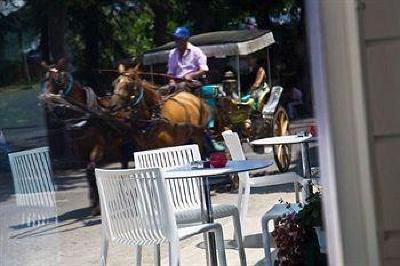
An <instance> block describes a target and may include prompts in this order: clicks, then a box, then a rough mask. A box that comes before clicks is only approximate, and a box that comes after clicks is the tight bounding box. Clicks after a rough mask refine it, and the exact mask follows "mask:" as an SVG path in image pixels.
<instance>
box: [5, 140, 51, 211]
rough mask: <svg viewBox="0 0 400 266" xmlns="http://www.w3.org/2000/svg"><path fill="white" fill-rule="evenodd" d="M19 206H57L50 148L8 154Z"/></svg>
mask: <svg viewBox="0 0 400 266" xmlns="http://www.w3.org/2000/svg"><path fill="white" fill-rule="evenodd" d="M8 157H9V160H10V167H11V172H12V176H13V181H14V189H15V194H16V200H17V205H18V206H27V207H55V206H56V198H55V192H54V191H55V189H54V184H53V182H52V175H53V173H52V169H51V164H50V156H49V148H48V147H42V148H37V149H32V150H27V151H21V152H15V153H10V154H8Z"/></svg>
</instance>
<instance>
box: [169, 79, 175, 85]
mask: <svg viewBox="0 0 400 266" xmlns="http://www.w3.org/2000/svg"><path fill="white" fill-rule="evenodd" d="M169 86H170V87H176V82H175V80H173V79H171V80H170V81H169Z"/></svg>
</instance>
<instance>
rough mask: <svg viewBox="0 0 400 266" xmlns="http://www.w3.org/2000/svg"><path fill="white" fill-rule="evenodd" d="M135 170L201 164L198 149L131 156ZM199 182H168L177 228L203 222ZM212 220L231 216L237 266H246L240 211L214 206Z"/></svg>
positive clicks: (150, 151) (152, 151)
mask: <svg viewBox="0 0 400 266" xmlns="http://www.w3.org/2000/svg"><path fill="white" fill-rule="evenodd" d="M134 159H135V167H136V168H138V169H141V168H153V167H160V168H162V169H166V170H167V169H172V168H177V167H182V166H187V165H188V164H190V163H191V162H193V161H200V160H201V155H200V151H199V147H198V145H183V146H175V147H168V148H162V149H157V150H148V151H142V152H135V153H134ZM200 187H201V178H179V179H167V188H168V191H169V193H170V195H171V198H172V201H173V205H174V207H175V215H176V221H177V223H178V224H191V223H198V222H201V221H202V217H201V195H200V194H201V193H200ZM213 214H214V218H215V219H218V218H225V217H230V216H232V219H233V226H234V231H235V240H236V242H237V247H238V250H239V256H240V265H242V266H244V265H246V254H245V251H244V247H243V243H242V233H241V226H240V216H239V210H238V208H237V207H236V206H235V205H232V204H213Z"/></svg>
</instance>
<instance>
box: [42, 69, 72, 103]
mask: <svg viewBox="0 0 400 266" xmlns="http://www.w3.org/2000/svg"><path fill="white" fill-rule="evenodd" d="M49 72H55V73H60V74H61V79H60V80H59V81H58V80H56V79H51V78H50V74H49ZM46 82H51V84H52V85H53V86H54V87H55V88H56V89H58V90H62V93H63V95H64V96H69V95H70V94H71V92H72V87H73V86H74V78H73V76H72V75H71V74H70V73H69V72H64V71H59V70H58V69H57V68H55V67H54V66H50V68H49V70H48V72H47V73H46V77H45V78H44V79H42V80H41V81H40V90H41V91H42V92H44V91H45V87H46Z"/></svg>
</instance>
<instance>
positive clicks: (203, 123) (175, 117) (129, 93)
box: [112, 65, 209, 151]
mask: <svg viewBox="0 0 400 266" xmlns="http://www.w3.org/2000/svg"><path fill="white" fill-rule="evenodd" d="M119 71H120V73H121V75H120V76H119V77H118V79H117V80H116V81H115V82H114V93H113V96H112V104H113V106H114V110H117V111H116V113H119V114H121V113H122V114H124V115H123V116H122V117H120V119H129V122H128V123H130V125H131V127H132V129H133V130H134V132H133V134H132V139H133V141H134V143H135V144H136V145H138V147H137V148H138V149H140V150H146V149H155V148H161V147H168V146H177V145H183V144H188V143H197V144H199V146H200V149H202V151H204V150H205V143H204V141H205V139H204V137H205V136H204V133H205V129H206V127H207V122H208V115H209V110H208V106H207V105H206V104H205V103H204V102H203V101H202V100H201V99H200V98H199V97H197V96H195V95H193V94H191V93H188V92H185V91H181V92H178V93H176V94H175V95H173V96H171V97H168V98H163V97H161V96H160V95H159V93H158V91H157V88H158V87H157V86H155V85H153V84H151V83H149V82H147V81H144V80H141V79H140V75H139V74H140V72H139V65H137V66H136V67H135V68H131V69H128V70H127V71H126V70H125V67H124V66H122V65H120V67H119ZM143 133H145V134H143Z"/></svg>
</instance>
